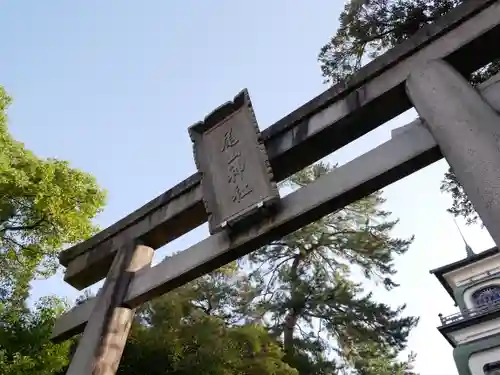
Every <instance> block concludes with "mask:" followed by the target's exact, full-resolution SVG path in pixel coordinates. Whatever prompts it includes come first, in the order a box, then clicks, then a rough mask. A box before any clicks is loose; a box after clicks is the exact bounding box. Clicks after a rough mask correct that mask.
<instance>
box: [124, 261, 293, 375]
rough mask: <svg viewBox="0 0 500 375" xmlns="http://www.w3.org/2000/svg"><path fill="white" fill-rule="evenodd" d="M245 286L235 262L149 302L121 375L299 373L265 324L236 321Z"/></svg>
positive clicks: (132, 340)
mask: <svg viewBox="0 0 500 375" xmlns="http://www.w3.org/2000/svg"><path fill="white" fill-rule="evenodd" d="M245 283H246V277H245V275H243V274H241V273H239V272H238V270H237V267H236V264H232V265H229V266H226V267H223V268H222V269H220V270H218V271H216V272H213V273H211V274H210V275H207V276H204V277H202V278H200V279H198V280H196V281H195V282H193V283H190V284H188V285H186V286H183V287H181V288H178V289H176V290H175V291H173V292H171V293H168V294H167V295H165V296H163V297H161V298H159V299H157V300H155V301H152V302H150V303H148V304H146V305H145V306H144V307H143V308H142V309H141V311H140V312H139V314H138V318H137V322H136V324H135V325H134V326H133V329H132V332H131V335H130V338H129V342H128V343H127V346H126V348H125V352H124V356H123V359H122V363H121V366H120V369H119V372H118V373H119V374H121V375H132V374H138V373H147V374H149V375H165V374H169V375H190V374H200V375H225V374H227V375H233V374H238V375H266V374H268V375H271V374H272V375H297V372H296V370H294V369H292V368H291V367H290V366H288V365H287V364H286V363H285V362H283V361H282V357H283V352H282V350H281V348H280V346H279V344H278V342H277V341H276V340H275V339H273V338H272V337H271V336H270V335H269V333H268V332H267V330H266V329H265V328H264V327H263V326H261V325H259V324H238V322H234V321H233V320H232V317H233V316H234V311H235V309H237V308H238V306H239V305H240V303H241V297H240V295H241V292H240V291H241V290H242V289H243V290H244V289H245V287H244V284H245ZM243 294H244V293H243Z"/></svg>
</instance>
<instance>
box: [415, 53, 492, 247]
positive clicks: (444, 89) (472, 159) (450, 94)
mask: <svg viewBox="0 0 500 375" xmlns="http://www.w3.org/2000/svg"><path fill="white" fill-rule="evenodd" d="M406 90H407V93H408V96H409V97H410V100H411V101H412V103H413V105H414V106H415V109H416V110H417V112H418V113H419V115H420V116H421V117H422V118H423V119H424V120H425V122H426V123H427V125H428V127H429V130H430V131H431V133H432V135H433V136H434V139H435V140H436V142H437V144H438V145H439V147H440V149H441V152H442V154H443V156H444V157H445V158H446V160H447V161H448V163H449V164H450V166H451V168H452V169H453V171H454V173H455V174H456V176H457V178H458V180H459V181H460V183H461V184H462V186H463V187H464V190H465V192H466V193H467V196H468V197H469V199H470V201H471V202H472V204H473V205H474V207H475V209H476V211H477V213H478V214H479V216H480V217H481V219H482V221H483V223H484V224H485V226H486V228H487V229H488V231H489V233H490V235H491V236H492V237H493V240H494V241H495V243H496V244H497V246H500V116H499V115H498V114H497V112H496V111H495V110H494V109H493V108H492V107H491V106H490V105H489V104H488V103H487V102H486V101H485V100H484V99H483V97H482V96H481V94H480V93H479V92H478V91H477V90H476V89H475V88H473V87H472V86H471V85H470V84H469V83H468V82H467V80H466V79H465V78H464V77H463V76H461V75H460V73H458V72H457V71H456V70H455V69H454V68H453V67H451V66H450V65H449V64H448V63H446V62H444V61H442V60H436V61H432V62H430V63H428V64H427V65H424V66H423V67H422V68H420V69H419V68H417V69H416V70H415V71H414V72H412V73H411V74H410V76H409V77H408V79H407V81H406Z"/></svg>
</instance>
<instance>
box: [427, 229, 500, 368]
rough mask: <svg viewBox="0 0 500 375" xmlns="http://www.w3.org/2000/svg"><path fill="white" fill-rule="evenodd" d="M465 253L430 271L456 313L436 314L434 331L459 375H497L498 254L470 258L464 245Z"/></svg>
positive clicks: (499, 351)
mask: <svg viewBox="0 0 500 375" xmlns="http://www.w3.org/2000/svg"><path fill="white" fill-rule="evenodd" d="M462 238H463V236H462ZM464 242H465V239H464ZM465 250H466V252H467V256H466V258H464V259H462V260H459V261H457V262H454V263H451V264H448V265H446V266H443V267H440V268H437V269H435V270H432V271H431V273H432V274H434V275H435V276H436V277H437V278H438V280H439V282H440V283H441V285H443V287H444V288H445V289H446V291H447V292H448V294H449V295H450V296H451V298H453V300H454V301H455V304H456V306H458V308H459V309H460V311H459V312H458V313H456V314H453V315H450V316H446V317H444V316H442V314H439V318H440V319H441V326H440V327H438V330H439V332H441V334H442V335H443V336H444V337H445V338H446V340H448V342H449V343H450V344H451V345H452V346H453V348H454V349H453V357H454V359H455V364H456V366H457V369H458V373H459V375H484V374H485V375H493V374H494V375H500V251H499V249H498V248H496V247H494V248H492V249H489V250H486V251H483V252H481V253H479V254H474V252H473V251H472V249H471V248H470V246H469V245H468V244H467V242H465Z"/></svg>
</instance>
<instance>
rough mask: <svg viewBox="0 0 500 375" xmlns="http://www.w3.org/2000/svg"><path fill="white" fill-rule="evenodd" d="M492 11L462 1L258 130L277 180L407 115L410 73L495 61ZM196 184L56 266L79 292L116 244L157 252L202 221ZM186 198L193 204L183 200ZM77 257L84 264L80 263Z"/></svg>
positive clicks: (483, 0)
mask: <svg viewBox="0 0 500 375" xmlns="http://www.w3.org/2000/svg"><path fill="white" fill-rule="evenodd" d="M485 8H487V9H485ZM499 10H500V6H499V4H498V2H495V1H492V0H477V1H470V2H465V3H464V4H462V5H461V6H460V7H458V8H456V9H455V10H454V11H452V12H450V13H449V14H447V15H446V16H445V17H443V18H442V19H440V20H438V21H437V22H436V23H435V24H433V25H429V26H428V27H425V28H423V29H422V30H421V31H420V32H419V33H418V34H417V35H415V37H414V38H411V39H410V40H408V41H406V42H405V43H402V44H401V45H399V46H397V47H396V48H395V49H392V50H390V51H389V52H387V53H386V54H384V55H383V56H381V57H380V58H378V59H376V60H374V61H373V62H372V63H370V64H368V65H367V66H366V67H364V68H363V69H361V70H360V71H359V72H358V73H357V74H356V75H355V76H354V77H353V78H352V80H351V81H349V83H348V84H347V85H337V86H334V87H332V88H330V89H328V90H327V91H325V92H324V93H323V94H321V95H319V96H318V97H316V98H314V99H312V100H311V101H310V102H308V103H306V104H304V105H303V106H301V107H300V108H298V109H296V110H295V111H293V112H292V113H291V114H289V115H288V116H286V117H284V118H283V119H282V120H280V121H278V122H277V123H276V124H274V125H272V126H271V127H269V128H267V129H265V130H264V131H263V132H262V137H263V139H264V143H265V145H266V149H267V151H268V154H269V157H270V162H271V165H272V167H273V172H274V175H275V178H276V180H277V181H279V180H282V179H283V178H285V177H287V176H289V175H290V174H292V173H294V172H296V171H297V170H300V169H301V168H303V167H305V166H307V165H309V164H310V163H312V162H314V161H316V160H318V159H320V158H322V157H324V156H326V155H328V154H329V153H331V152H333V151H335V150H337V149H339V148H340V147H343V146H345V145H346V144H348V143H349V142H351V141H353V140H355V139H356V138H358V137H360V136H362V135H364V134H366V133H367V132H369V131H371V130H373V129H374V128H376V127H377V126H379V125H381V124H382V123H384V122H385V121H388V120H390V119H391V118H393V117H394V116H397V115H398V114H400V113H402V112H403V111H405V110H406V109H408V108H410V107H411V103H410V101H409V100H408V98H407V96H406V95H405V92H404V82H405V79H406V77H407V76H408V74H409V73H410V72H411V71H412V69H414V67H415V66H418V65H420V64H422V63H425V62H426V61H428V60H429V59H435V58H445V59H446V60H447V61H448V62H450V63H452V65H453V66H454V67H455V68H456V69H458V70H459V71H460V72H462V73H470V72H472V71H474V70H475V69H476V68H479V67H481V66H482V65H484V64H485V63H486V62H488V61H490V60H491V59H493V58H496V57H499V56H500V51H499V50H498V49H495V48H484V46H485V45H486V46H488V45H492V46H494V45H495V43H496V41H497V40H498V38H499V37H500V26H498V23H499V22H498V20H499V18H500V16H499V13H500V11H499ZM473 16H475V17H473ZM471 17H473V18H471ZM199 181H200V180H199V175H193V176H191V177H190V178H189V179H187V180H185V181H184V182H182V183H180V184H179V185H177V186H176V187H174V188H172V189H171V190H169V191H167V192H166V193H165V194H163V195H161V196H160V197H158V198H156V199H154V200H153V201H151V202H150V203H148V204H146V205H145V206H143V207H141V208H140V209H138V210H137V211H136V212H134V213H132V214H131V215H129V216H127V217H126V218H124V219H122V220H120V221H119V222H117V223H116V224H114V225H112V226H111V227H110V228H108V229H106V230H105V231H103V232H101V233H99V234H98V235H96V236H94V237H92V238H91V239H90V240H88V241H85V242H83V243H81V244H79V245H76V246H74V247H72V248H70V249H68V250H66V251H64V252H63V253H62V254H61V258H60V259H61V263H62V264H63V265H65V266H68V269H67V273H66V277H65V280H66V281H67V282H68V283H70V284H71V285H74V286H75V287H77V288H84V287H86V286H88V285H91V284H93V283H95V282H97V281H99V280H100V279H101V278H102V277H104V276H105V275H106V272H107V269H108V268H109V265H110V264H111V260H112V259H113V256H114V254H115V252H116V249H117V247H116V246H117V244H120V243H123V241H126V240H127V239H129V238H139V239H141V240H143V241H144V242H145V243H146V244H148V245H149V246H151V247H153V248H159V247H161V246H163V245H164V244H165V243H167V242H169V241H172V240H174V239H175V238H177V237H178V236H180V235H182V234H184V233H186V232H188V231H190V230H192V229H194V228H196V227H197V226H198V225H200V224H202V223H203V222H205V221H206V220H207V213H206V211H205V208H204V205H203V202H202V200H201V196H202V194H201V191H198V192H196V193H193V191H197V190H198V189H199V190H201V188H200V184H199ZM188 196H192V197H193V200H189V199H184V198H187V197H188ZM171 208H175V210H172V209H171ZM84 253H85V255H84V256H83V258H84V259H83V258H82V257H79V255H80V254H84Z"/></svg>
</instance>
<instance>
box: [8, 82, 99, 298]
mask: <svg viewBox="0 0 500 375" xmlns="http://www.w3.org/2000/svg"><path fill="white" fill-rule="evenodd" d="M10 102H11V99H10V97H9V96H8V95H7V93H6V92H5V90H4V89H3V87H0V269H1V270H2V272H1V273H0V301H5V300H6V299H7V298H11V297H13V296H15V295H17V296H18V297H19V298H20V300H23V298H24V296H25V294H26V292H27V289H26V288H27V286H28V284H29V282H30V281H31V280H32V279H33V278H35V277H45V276H49V275H51V274H52V273H53V272H54V271H55V269H56V266H57V262H56V261H55V260H56V255H57V253H58V252H59V251H60V250H61V249H62V248H63V247H64V246H66V245H68V244H72V243H76V242H79V241H81V240H83V239H86V238H88V237H89V236H91V235H92V234H94V233H95V232H96V230H97V227H96V226H95V224H93V223H92V221H91V219H92V218H93V217H94V216H95V215H96V214H97V213H98V212H100V211H101V209H102V208H103V206H104V201H105V193H104V191H102V190H101V189H100V188H99V187H98V185H97V184H96V181H95V179H94V177H92V176H91V175H89V174H87V173H85V172H82V171H80V170H78V169H75V168H72V167H70V165H69V163H67V162H65V161H60V160H56V159H42V158H39V157H37V156H36V155H34V154H33V153H32V152H31V151H29V150H27V149H26V148H25V147H24V145H23V144H22V143H20V142H18V141H16V140H14V139H13V138H12V136H11V135H10V134H9V132H8V128H7V114H6V112H7V108H8V106H9V104H10ZM0 303H1V302H0Z"/></svg>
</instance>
